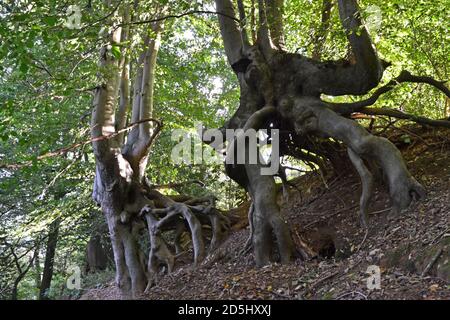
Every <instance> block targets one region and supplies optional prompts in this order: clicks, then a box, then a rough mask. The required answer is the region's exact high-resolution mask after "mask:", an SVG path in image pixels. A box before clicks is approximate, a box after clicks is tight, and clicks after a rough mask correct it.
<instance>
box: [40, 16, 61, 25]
mask: <svg viewBox="0 0 450 320" xmlns="http://www.w3.org/2000/svg"><path fill="white" fill-rule="evenodd" d="M42 22H44V23H45V24H46V25H49V26H54V25H55V24H56V22H58V19H57V18H56V17H43V18H42Z"/></svg>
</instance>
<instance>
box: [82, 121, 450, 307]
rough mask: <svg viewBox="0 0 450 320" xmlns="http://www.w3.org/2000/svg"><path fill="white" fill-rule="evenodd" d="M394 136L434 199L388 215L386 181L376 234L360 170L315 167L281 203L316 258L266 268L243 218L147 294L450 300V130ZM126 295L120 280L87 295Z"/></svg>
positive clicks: (373, 208)
mask: <svg viewBox="0 0 450 320" xmlns="http://www.w3.org/2000/svg"><path fill="white" fill-rule="evenodd" d="M384 135H386V136H388V137H389V138H390V139H391V140H393V141H395V143H396V145H397V147H398V148H399V149H400V150H401V151H402V153H403V155H404V158H405V161H406V163H407V166H408V168H409V169H410V171H411V173H412V174H413V175H414V176H415V177H416V178H417V180H419V181H420V182H421V183H422V184H423V185H424V186H425V188H426V190H427V197H426V198H425V199H424V200H420V201H418V202H414V203H413V204H412V205H411V207H410V208H409V209H407V210H406V211H405V212H403V213H402V214H401V215H400V216H398V217H397V218H395V219H388V214H389V209H390V200H389V196H388V194H387V192H386V188H384V187H381V186H379V185H380V183H378V186H377V189H376V192H375V194H374V197H373V199H372V202H371V205H370V209H369V212H370V222H369V225H370V229H369V232H368V234H367V235H366V234H365V231H364V230H363V229H362V228H361V227H360V226H359V220H358V210H359V206H358V203H359V196H360V192H361V190H360V186H361V184H360V181H359V177H358V176H357V175H356V174H355V172H354V170H353V169H349V170H348V171H347V172H345V171H344V172H340V175H332V176H329V177H326V178H325V180H326V185H325V183H324V179H322V178H321V177H320V176H319V175H318V174H317V173H312V172H311V173H308V174H305V175H303V176H301V177H299V178H297V179H296V180H295V184H296V185H297V187H298V189H299V190H296V189H294V188H292V189H291V190H290V192H289V197H288V199H287V200H283V199H284V198H283V196H282V195H281V192H280V204H281V205H282V214H283V215H284V217H285V218H286V220H287V221H288V224H289V226H290V229H291V232H292V236H293V239H294V242H295V243H296V245H297V247H302V248H303V249H304V250H306V251H307V252H309V256H310V257H309V258H308V259H307V260H306V261H305V260H302V259H300V258H297V259H296V260H295V261H294V262H293V263H292V264H289V265H280V264H277V263H274V264H271V265H268V266H266V267H263V268H259V269H258V268H256V266H255V264H254V261H253V256H252V254H251V253H248V254H246V255H240V254H239V252H240V251H241V249H242V247H243V246H244V243H245V241H246V240H247V237H248V234H249V229H248V227H243V228H240V229H239V230H235V231H233V232H232V234H231V235H230V237H229V238H228V239H227V241H226V242H225V243H224V244H223V246H222V251H223V252H225V254H223V255H221V256H219V258H218V259H216V260H215V261H214V263H209V264H206V265H204V266H201V267H199V268H197V269H195V270H192V269H191V268H190V267H188V266H178V267H176V269H175V271H174V272H173V273H172V274H171V275H170V276H167V275H166V276H163V277H161V279H160V281H159V283H158V286H155V287H153V288H152V289H151V290H150V292H149V293H148V294H146V295H145V296H142V299H355V300H357V299H450V262H449V260H450V161H449V159H450V130H445V129H439V130H438V129H425V128H423V127H421V126H408V127H402V128H401V129H395V130H388V131H386V132H385V134H384ZM245 206H247V207H248V204H244V205H243V206H242V208H241V213H242V212H244V215H243V216H245V214H246V213H245V211H246V208H245ZM234 229H236V228H234ZM369 266H377V267H379V268H380V271H381V274H380V286H379V289H369V288H368V284H367V283H368V278H369V277H370V274H369V273H368V272H367V271H368V267H369ZM372 279H373V278H372ZM118 298H120V295H119V293H118V290H117V288H115V287H114V285H113V284H112V282H110V283H109V284H107V285H105V286H103V287H102V288H99V289H89V290H87V292H86V293H85V294H84V295H83V296H82V299H118Z"/></svg>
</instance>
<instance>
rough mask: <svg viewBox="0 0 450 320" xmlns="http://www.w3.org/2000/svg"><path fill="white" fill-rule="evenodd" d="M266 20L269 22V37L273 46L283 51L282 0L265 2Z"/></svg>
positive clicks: (267, 0)
mask: <svg viewBox="0 0 450 320" xmlns="http://www.w3.org/2000/svg"><path fill="white" fill-rule="evenodd" d="M265 1H266V12H267V19H268V22H269V29H270V37H271V39H272V42H273V44H274V45H275V46H276V47H277V48H278V49H279V50H284V49H285V47H284V32H283V11H284V0H265Z"/></svg>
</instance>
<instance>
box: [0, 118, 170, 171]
mask: <svg viewBox="0 0 450 320" xmlns="http://www.w3.org/2000/svg"><path fill="white" fill-rule="evenodd" d="M143 122H154V123H156V128H155V132H156V131H157V132H159V131H160V130H161V128H162V126H163V123H162V122H161V121H160V120H157V119H153V118H149V119H142V120H139V121H136V122H134V123H131V124H130V125H128V126H126V127H125V128H123V129H121V130H118V131H116V132H113V133H111V134H108V135H102V136H98V137H95V138H91V139H89V140H86V141H83V142H78V143H75V144H73V145H71V146H69V147H65V148H61V149H58V150H55V151H52V152H48V153H45V154H43V155H40V156H38V157H36V160H44V159H47V158H51V157H56V156H60V155H63V154H66V153H67V152H69V151H71V150H74V149H77V148H80V147H83V146H85V145H87V144H90V143H92V142H98V141H103V140H109V139H112V138H114V137H117V136H118V135H119V134H121V133H124V132H126V131H128V130H130V129H132V128H134V127H136V126H138V125H139V124H141V123H143ZM155 137H156V136H155V134H153V135H152V136H151V137H150V138H151V139H149V141H150V144H151V143H152V141H153V140H154V138H155ZM32 164H33V161H26V162H23V163H15V164H4V163H2V164H0V169H2V168H6V169H20V168H23V167H27V166H31V165H32Z"/></svg>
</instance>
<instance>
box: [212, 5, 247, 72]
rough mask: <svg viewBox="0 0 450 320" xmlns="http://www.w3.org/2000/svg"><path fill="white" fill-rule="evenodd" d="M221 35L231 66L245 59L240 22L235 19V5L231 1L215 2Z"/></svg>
mask: <svg viewBox="0 0 450 320" xmlns="http://www.w3.org/2000/svg"><path fill="white" fill-rule="evenodd" d="M215 1H216V10H217V12H216V13H217V17H218V19H219V25H220V33H221V34H222V40H223V44H224V47H225V53H226V55H227V58H228V62H229V63H230V65H231V66H233V65H234V64H235V63H237V62H238V61H239V60H241V59H242V58H243V56H242V44H241V33H240V32H239V27H238V26H239V20H238V19H236V18H235V13H234V8H233V4H232V2H231V1H230V0H215Z"/></svg>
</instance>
